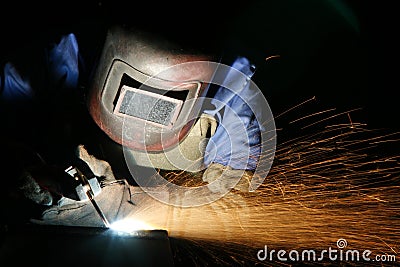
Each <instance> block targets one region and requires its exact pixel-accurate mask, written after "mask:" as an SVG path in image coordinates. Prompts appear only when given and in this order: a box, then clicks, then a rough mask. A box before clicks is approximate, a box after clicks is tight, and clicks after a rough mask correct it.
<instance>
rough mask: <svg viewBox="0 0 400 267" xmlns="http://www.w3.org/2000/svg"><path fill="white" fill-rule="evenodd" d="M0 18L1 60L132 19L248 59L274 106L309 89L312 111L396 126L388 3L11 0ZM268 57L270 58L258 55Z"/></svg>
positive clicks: (89, 38)
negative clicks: (354, 111) (331, 111)
mask: <svg viewBox="0 0 400 267" xmlns="http://www.w3.org/2000/svg"><path fill="white" fill-rule="evenodd" d="M0 17H1V26H2V27H1V36H2V38H1V53H0V55H1V57H0V59H1V60H2V62H4V61H5V60H7V58H8V57H9V56H10V55H11V54H12V53H17V54H18V53H22V51H24V50H32V49H34V48H36V49H37V48H39V47H41V46H43V45H45V44H46V42H48V40H49V38H50V37H51V38H54V36H57V35H59V34H60V33H65V32H68V31H74V32H77V33H81V34H80V35H79V38H80V42H81V47H82V50H84V51H85V52H89V53H87V54H90V53H91V52H93V51H96V49H98V47H99V46H101V38H99V36H101V35H102V34H103V32H104V29H105V28H107V26H108V25H110V24H111V23H115V22H117V23H125V24H132V25H138V26H140V27H144V28H147V29H149V30H151V31H156V32H158V33H159V34H165V35H167V36H169V37H172V38H175V39H176V40H179V41H180V42H184V43H185V45H189V46H193V47H196V48H198V47H201V48H204V49H209V50H211V51H217V52H218V53H221V55H223V60H224V61H223V62H224V63H226V64H229V63H230V62H231V60H232V58H233V57H234V56H235V55H244V56H247V57H249V58H250V59H251V61H252V62H253V63H254V64H255V65H256V67H257V72H256V75H255V76H254V81H255V82H256V84H257V85H258V86H259V87H260V88H261V90H263V92H264V93H265V95H266V97H267V99H268V102H269V104H270V106H271V108H272V111H273V112H274V114H279V113H281V112H282V111H284V110H286V109H288V108H290V107H292V106H293V105H296V104H298V103H300V102H302V101H304V100H306V99H308V98H310V97H312V96H316V99H317V102H318V103H320V105H321V109H324V107H326V108H331V107H337V109H338V111H340V110H345V109H352V108H359V107H360V108H362V111H361V112H358V113H357V114H360V120H366V122H367V123H368V124H369V125H370V126H371V127H372V128H375V127H378V128H381V127H384V128H393V129H398V128H399V123H398V121H399V120H398V119H396V115H397V114H398V112H397V107H396V106H397V97H396V90H397V88H398V81H397V79H396V75H395V70H396V69H397V68H396V65H397V62H398V61H397V54H398V52H397V49H396V41H395V39H396V38H395V37H396V32H397V29H396V27H397V23H396V21H397V17H398V16H397V15H396V14H395V8H394V4H393V3H392V2H391V1H379V2H378V1H362V0H347V1H340V0H337V1H330V0H326V1H318V0H309V1H299V0H291V1H290V0H284V1H255V0H250V1H246V2H243V3H238V4H233V3H230V2H226V3H224V2H223V1H222V2H221V1H220V2H217V1H202V2H198V3H193V4H190V3H189V2H187V3H184V2H183V3H182V2H180V3H177V2H170V1H165V2H163V3H157V4H155V3H152V2H145V1H143V2H137V1H119V0H116V1H108V0H104V1H80V2H73V1H72V2H71V1H57V2H54V3H51V4H47V3H46V4H45V3H38V2H36V1H35V2H34V1H32V2H27V3H21V2H19V1H13V2H11V3H5V5H3V6H2V16H0ZM31 54H34V52H33V53H31ZM272 55H280V57H279V58H274V59H271V60H269V61H266V60H265V58H266V57H268V56H272ZM88 61H89V60H88ZM318 105H319V104H318ZM299 112H303V111H300V110H299ZM357 114H355V115H354V116H357Z"/></svg>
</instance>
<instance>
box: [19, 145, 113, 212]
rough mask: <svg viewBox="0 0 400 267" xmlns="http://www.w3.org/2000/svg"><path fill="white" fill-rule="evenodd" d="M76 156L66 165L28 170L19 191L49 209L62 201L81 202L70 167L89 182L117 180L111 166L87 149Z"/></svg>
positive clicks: (80, 149) (77, 182) (81, 149)
mask: <svg viewBox="0 0 400 267" xmlns="http://www.w3.org/2000/svg"><path fill="white" fill-rule="evenodd" d="M75 155H76V157H74V158H72V159H71V161H70V162H68V163H66V164H65V165H46V164H43V165H39V166H31V167H29V168H27V170H26V171H24V172H23V173H22V175H21V176H20V177H19V189H21V190H22V192H23V194H24V196H25V197H26V198H28V199H30V200H32V201H33V202H35V203H36V204H39V205H47V206H49V205H52V204H53V203H54V202H55V201H56V200H57V199H60V198H61V197H67V198H70V199H73V200H79V197H78V195H77V192H76V187H77V186H78V185H79V181H76V180H75V179H73V178H72V177H71V176H70V175H69V174H68V173H66V172H65V170H66V169H67V168H68V167H69V166H73V167H76V168H78V169H79V170H80V171H81V172H82V173H83V174H84V175H85V176H86V177H87V178H88V179H91V178H93V177H97V179H98V180H99V182H101V181H114V180H115V177H114V174H113V172H112V170H111V166H110V164H109V163H108V162H106V161H104V160H100V159H97V158H96V157H94V156H93V155H90V154H89V153H88V152H87V150H86V149H85V147H84V146H83V145H79V146H78V147H77V149H76V152H75Z"/></svg>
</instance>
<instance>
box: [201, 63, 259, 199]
mask: <svg viewBox="0 0 400 267" xmlns="http://www.w3.org/2000/svg"><path fill="white" fill-rule="evenodd" d="M232 68H233V69H235V71H231V72H229V73H228V74H227V77H226V80H225V81H224V84H223V85H222V86H221V87H219V89H218V90H217V92H216V94H215V96H214V99H213V100H212V103H213V104H214V106H215V107H216V108H215V110H208V111H206V112H207V113H208V114H210V115H214V116H216V117H218V118H219V125H218V127H217V130H216V132H215V134H214V135H213V136H212V137H211V138H210V141H209V142H208V145H207V148H206V151H205V156H204V163H205V165H206V166H207V169H206V171H205V172H204V174H203V180H204V181H206V182H208V183H209V188H210V190H212V191H216V192H226V190H227V189H231V188H236V189H239V190H243V191H248V190H249V185H250V180H251V177H252V172H253V171H254V170H255V169H256V166H257V163H258V159H259V155H260V140H261V134H260V126H259V124H258V121H257V119H256V116H255V113H257V112H259V110H257V109H260V108H261V107H259V106H258V105H256V104H255V102H254V101H256V97H255V96H256V92H255V91H254V88H252V87H251V86H250V83H249V82H248V81H249V80H250V79H251V77H252V75H253V74H254V67H253V66H252V65H251V64H250V62H249V60H248V59H247V58H244V57H239V58H237V60H236V61H235V62H234V63H233V65H232ZM237 70H238V71H239V72H238V71H237ZM225 84H226V85H225ZM232 84H233V85H234V86H233V87H236V88H240V90H238V91H236V92H234V91H233V90H231V89H229V87H228V85H231V87H232ZM221 111H223V112H221ZM239 180H240V181H239ZM238 181H239V182H238ZM236 183H237V184H236Z"/></svg>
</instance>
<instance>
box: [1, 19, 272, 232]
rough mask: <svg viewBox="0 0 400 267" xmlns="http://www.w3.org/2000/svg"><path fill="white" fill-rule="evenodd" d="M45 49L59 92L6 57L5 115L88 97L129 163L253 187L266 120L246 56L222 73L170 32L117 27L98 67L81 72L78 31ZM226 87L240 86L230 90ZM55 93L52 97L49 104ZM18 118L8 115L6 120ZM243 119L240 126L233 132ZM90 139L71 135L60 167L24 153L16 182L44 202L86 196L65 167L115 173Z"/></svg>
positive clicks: (211, 58)
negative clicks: (25, 157) (41, 84)
mask: <svg viewBox="0 0 400 267" xmlns="http://www.w3.org/2000/svg"><path fill="white" fill-rule="evenodd" d="M45 52H46V53H44V56H45V59H44V62H45V65H46V67H45V75H44V77H45V78H46V85H47V86H48V87H49V88H52V90H53V91H51V92H50V93H49V95H50V97H49V96H46V92H45V93H43V92H42V91H40V90H38V89H37V88H36V87H35V83H33V82H32V79H31V77H32V76H29V75H25V74H24V75H22V74H21V73H20V72H19V69H18V67H17V66H15V65H14V64H13V62H6V63H5V64H4V65H3V66H2V72H1V80H0V88H1V90H0V92H1V95H0V98H1V105H2V114H1V115H2V116H3V117H7V115H8V114H7V113H6V112H13V111H15V110H17V109H18V111H15V112H16V113H18V114H19V113H21V110H24V111H26V110H29V109H28V107H29V108H32V107H33V108H32V109H33V110H34V109H35V108H37V107H38V106H39V110H40V112H39V114H42V113H41V112H42V110H43V109H44V110H45V111H46V112H47V116H48V114H51V113H52V110H51V109H50V107H55V110H57V108H59V107H57V105H59V104H58V103H57V100H58V101H60V98H63V97H66V99H62V103H64V104H62V105H61V106H62V107H63V108H65V107H66V108H67V110H68V108H71V106H72V107H74V105H72V104H70V103H71V101H78V102H79V103H81V102H83V101H84V102H85V104H86V107H87V111H88V114H90V118H91V119H93V121H94V122H95V124H96V125H97V126H98V128H100V129H101V131H102V132H103V133H105V135H106V136H107V138H109V140H111V141H112V143H113V144H115V145H117V146H120V147H121V148H123V149H124V156H125V160H126V161H127V165H128V168H130V167H131V166H137V167H138V168H141V167H142V168H147V169H152V170H157V171H158V170H166V171H176V170H179V171H186V172H191V173H198V172H201V173H202V180H203V181H204V182H206V183H208V189H209V190H210V191H211V192H212V193H226V192H227V191H229V190H231V189H234V190H242V191H246V192H248V191H249V190H250V182H251V179H252V174H253V173H254V170H255V169H256V168H257V164H258V163H259V159H260V149H261V148H260V143H261V129H263V127H264V126H261V125H260V124H259V121H258V119H257V116H256V115H257V112H259V111H257V109H260V108H262V107H259V106H256V105H255V103H256V102H253V103H252V101H259V97H254V96H257V93H259V92H257V91H255V90H254V88H253V89H252V87H251V86H250V82H249V81H250V80H251V77H252V75H253V74H254V71H255V67H254V66H253V65H252V64H251V62H249V60H248V59H247V58H245V57H237V58H235V59H234V60H233V62H231V68H232V69H233V70H231V71H226V70H223V71H222V72H219V71H220V70H219V69H218V68H216V67H215V66H219V65H218V63H219V62H221V57H220V56H219V55H215V54H209V53H203V52H202V51H194V50H193V49H187V48H182V47H180V46H179V44H177V43H174V42H171V41H170V40H168V38H164V37H161V36H157V35H155V34H152V33H149V32H146V31H141V30H138V29H136V28H135V27H128V26H121V25H115V26H112V27H110V28H109V29H107V32H106V34H105V37H104V43H103V45H102V48H101V50H100V53H99V55H98V56H97V57H96V61H95V64H93V66H94V67H93V71H87V69H84V67H85V58H84V57H83V56H82V53H81V46H80V45H79V40H78V38H77V36H76V35H75V34H74V33H68V34H65V35H62V36H60V38H59V39H57V41H55V42H53V43H51V44H50V45H49V46H48V47H46V50H45ZM209 62H212V63H215V64H210V63H209ZM86 67H87V66H86ZM228 70H229V69H228ZM221 73H223V74H224V75H225V76H224V79H223V80H222V81H221V83H223V84H222V85H221V84H213V83H212V81H213V78H214V77H215V76H216V75H217V76H218V75H219V76H220V75H221ZM84 75H87V76H86V77H83V76H84ZM82 81H89V82H87V83H86V84H82ZM229 86H231V87H234V88H235V87H237V88H238V90H237V91H236V92H235V91H232V90H228V89H229V88H228V87H229ZM82 87H83V89H82ZM57 90H58V91H57ZM81 91H83V93H82V94H79V93H80V92H81ZM47 92H48V91H47ZM59 92H62V93H61V94H59ZM77 95H78V96H79V97H82V99H80V98H79V97H76V96H77ZM54 96H55V97H54ZM254 98H255V100H251V99H254ZM55 99H56V101H55ZM204 99H205V100H206V101H205V100H204ZM209 99H210V100H209ZM249 99H250V100H249ZM50 100H51V101H53V102H52V103H46V101H50ZM65 102H66V103H67V104H65ZM204 102H207V103H208V104H209V105H208V106H207V105H204ZM65 105H66V106H65ZM69 105H71V106H69ZM264 108H265V107H264ZM72 109H74V108H72ZM254 109H256V110H254ZM81 111H82V110H72V112H77V113H79V112H81ZM35 112H36V111H35ZM25 115H26V114H22V116H25ZM16 116H17V115H15V114H11V113H10V117H12V118H15V117H16ZM67 116H68V114H67ZM79 116H82V117H85V115H83V114H82V115H78V117H79ZM60 119H63V118H60ZM67 119H68V118H67ZM39 120H40V119H39ZM235 120H237V121H235ZM237 122H239V123H240V124H241V126H240V127H242V128H243V129H242V130H241V131H240V130H238V129H236V125H237ZM18 123H19V122H18ZM21 123H23V122H22V121H21ZM28 123H29V122H28ZM74 123H75V122H74ZM74 123H72V125H70V124H68V123H66V125H64V126H63V127H64V128H63V129H60V130H62V131H71V129H69V128H68V127H73V126H76V125H74ZM38 124H39V125H40V123H38ZM84 124H85V123H82V124H79V123H78V125H79V127H81V128H80V129H77V131H86V130H87V129H85V125H84ZM28 125H29V124H28ZM19 126H20V125H19ZM30 126H32V125H29V126H27V128H29V127H30ZM33 127H38V125H33ZM272 127H273V125H272ZM65 128H67V129H65ZM30 130H31V129H30ZM34 131H35V130H34ZM73 131H75V130H73ZM53 134H55V133H53ZM61 135H62V134H61ZM74 138H75V136H74ZM88 138H89V139H90V137H88ZM65 139H66V138H65ZM85 141H87V139H85V140H82V141H81V142H80V141H76V140H73V141H71V140H66V143H68V142H70V143H71V145H76V149H74V150H72V151H68V152H65V153H64V151H60V153H64V156H63V157H61V158H62V159H60V160H59V162H62V161H63V160H64V162H62V163H61V164H59V162H58V163H57V166H56V167H54V169H57V172H49V171H48V169H49V168H48V167H49V164H48V163H47V162H46V160H43V158H42V157H41V155H40V153H37V152H35V148H33V149H32V151H30V152H29V153H28V154H29V155H32V156H31V159H32V158H34V160H28V162H29V164H25V163H23V164H22V166H19V167H21V168H20V169H19V170H18V171H19V172H18V173H19V176H18V178H17V182H16V184H18V187H19V189H21V190H22V194H23V195H24V197H25V198H27V199H29V200H31V201H33V202H34V203H35V204H37V205H39V206H41V207H45V209H47V208H46V207H51V206H53V205H58V206H59V207H60V206H62V205H66V204H65V203H70V201H78V202H79V201H81V199H80V198H79V197H78V196H77V195H76V192H77V191H76V188H77V187H78V186H80V185H81V186H82V184H79V182H82V180H79V179H77V180H78V181H73V179H72V178H71V177H68V175H66V173H67V174H68V171H67V168H76V171H81V170H80V169H79V168H80V167H78V166H77V165H79V166H85V164H82V163H83V162H84V163H86V165H87V167H88V168H86V167H82V168H83V169H85V168H86V169H87V170H86V173H89V175H90V177H89V178H92V177H96V178H97V181H98V182H99V184H102V185H103V186H104V185H106V184H112V183H113V182H115V181H117V180H119V178H120V177H117V178H116V175H115V173H114V172H113V170H112V169H113V168H114V167H113V166H111V165H110V163H109V160H108V159H99V158H98V157H95V156H93V155H91V154H90V153H89V152H88V151H87V150H86V149H85ZM31 148H32V147H31ZM10 149H11V150H12V149H13V147H12V145H11V148H10ZM25 149H26V148H25ZM67 155H68V156H67ZM17 157H18V156H17ZM110 160H111V161H112V159H110ZM111 161H110V162H111ZM33 162H36V163H37V164H33ZM78 162H79V163H78ZM32 166H33V167H32ZM38 166H41V167H38ZM82 168H81V169H82ZM132 168H134V167H132ZM44 169H45V170H46V171H43V170H44ZM60 170H61V172H60ZM69 170H70V169H69ZM142 170H143V169H142ZM62 171H64V172H62ZM131 171H132V172H134V170H131ZM141 172H142V171H141ZM142 174H143V172H142ZM142 174H139V176H140V175H142ZM53 175H54V176H57V177H54V176H53ZM70 176H71V175H70ZM72 176H73V175H72ZM133 176H135V175H133ZM243 177H244V179H243ZM134 178H135V177H134ZM142 178H143V177H139V180H140V179H142ZM147 178H148V177H146V179H147ZM136 181H137V180H136ZM141 181H143V180H141ZM77 182H78V183H77ZM139 184H140V182H139ZM95 185H96V184H95ZM89 198H90V197H89ZM133 203H134V200H133ZM94 204H95V203H94ZM108 208H110V207H108ZM41 211H43V209H41ZM50 213H51V212H50ZM101 213H102V212H101V210H100V211H99V212H98V214H99V215H101ZM48 214H49V213H48ZM103 221H104V220H103ZM105 221H106V220H105ZM106 224H107V222H106Z"/></svg>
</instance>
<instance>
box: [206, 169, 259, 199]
mask: <svg viewBox="0 0 400 267" xmlns="http://www.w3.org/2000/svg"><path fill="white" fill-rule="evenodd" d="M252 177H253V172H252V171H248V170H238V169H232V167H230V166H225V165H222V164H219V163H211V164H210V165H209V166H208V168H207V169H206V170H205V172H204V173H203V181H205V182H208V185H207V186H208V189H210V191H212V192H214V193H226V192H228V191H230V190H231V189H235V190H239V191H242V192H249V189H250V182H251V178H252Z"/></svg>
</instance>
